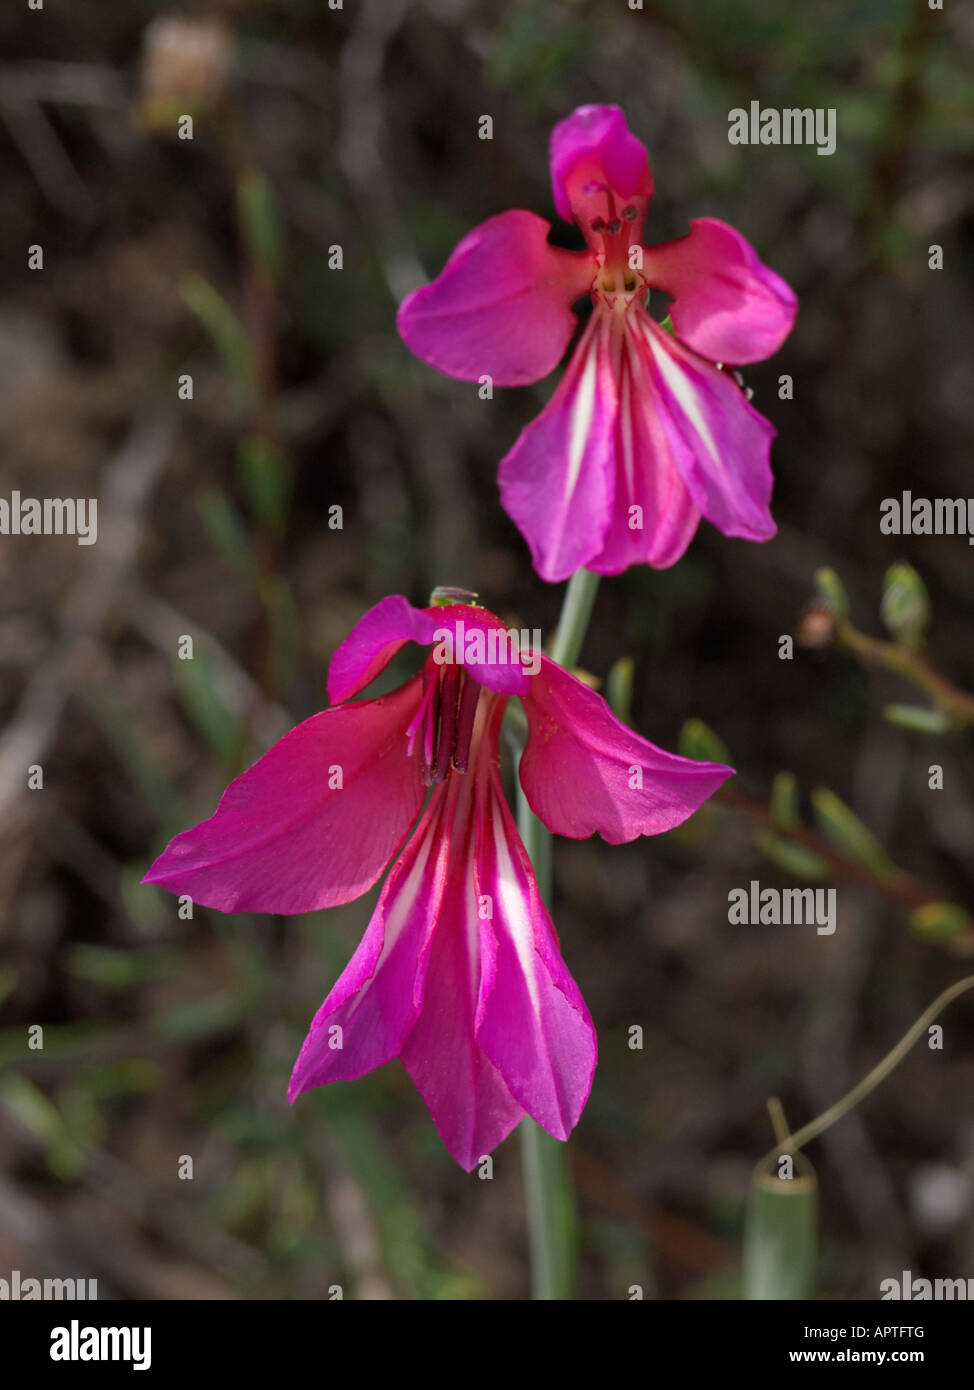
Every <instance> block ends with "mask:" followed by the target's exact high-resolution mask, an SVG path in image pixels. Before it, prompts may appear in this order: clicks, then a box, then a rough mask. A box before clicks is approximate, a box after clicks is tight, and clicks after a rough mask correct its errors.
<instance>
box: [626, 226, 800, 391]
mask: <svg viewBox="0 0 974 1390" xmlns="http://www.w3.org/2000/svg"><path fill="white" fill-rule="evenodd" d="M690 227H691V231H690V232H689V233H688V235H687V236H684V237H679V238H678V239H677V240H676V241H668V242H664V243H663V244H662V245H660V246H647V247H645V248H644V251H643V255H644V261H643V271H644V274H645V275H646V278H647V279H648V280H649V283H650V284H651V285H655V286H658V287H659V288H660V289H662V290H665V291H666V293H667V294H669V295H672V296H673V305H672V307H671V309H670V317H671V318H672V320H673V327H674V329H675V330H676V334H677V337H679V338H681V339H682V340H683V342H685V343H686V344H687V345H688V346H689V347H691V348H693V350H694V352H699V353H700V354H701V355H702V356H703V357H709V358H710V359H711V360H712V361H714V362H732V363H734V364H735V365H739V364H741V363H745V362H760V361H761V359H762V358H764V357H770V356H771V354H772V353H773V352H777V350H778V348H780V347H781V344H782V343H783V342H784V340H785V339H786V338H787V336H788V334H789V333H790V332H791V328H792V325H793V324H794V322H795V315H796V314H797V312H798V300H797V298H796V296H795V293H794V291H793V290H792V289H791V287H790V286H789V285H787V284H785V282H784V280H782V278H781V276H780V275H776V274H775V272H774V271H773V270H770V269H769V268H768V267H767V266H766V265H765V264H764V262H763V261H762V260H761V259H760V258H759V256H758V254H757V252H756V251H755V250H754V247H753V246H752V245H751V244H750V242H749V241H747V239H746V238H745V237H742V236H741V234H740V232H736V231H735V230H734V228H733V227H729V226H728V225H727V223H726V222H721V221H719V220H718V219H717V218H716V217H698V218H691V221H690Z"/></svg>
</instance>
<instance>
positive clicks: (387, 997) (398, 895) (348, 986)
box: [288, 784, 448, 1101]
mask: <svg viewBox="0 0 974 1390" xmlns="http://www.w3.org/2000/svg"><path fill="white" fill-rule="evenodd" d="M445 801H446V787H445V786H444V785H442V784H441V786H440V787H438V788H437V790H436V792H435V793H434V795H433V797H432V799H431V801H430V804H429V806H428V807H427V809H426V812H425V814H424V815H423V819H422V820H421V822H420V824H419V825H418V826H417V828H416V831H415V834H414V835H413V836H412V838H411V839H410V841H409V843H408V845H407V846H406V848H405V849H404V850H403V852H402V854H401V855H400V856H399V858H398V859H397V860H396V863H395V864H394V865H393V867H392V869H391V870H390V873H389V877H388V878H387V879H386V882H385V884H384V885H383V888H382V892H381V894H380V895H379V901H378V903H377V905H376V909H375V912H374V913H373V914H372V920H371V921H370V922H369V925H368V928H367V930H366V932H365V935H364V936H363V938H362V940H361V942H360V943H359V946H358V948H357V950H356V951H355V954H354V955H353V956H352V959H351V960H350V961H349V963H348V965H347V966H346V967H345V969H344V970H343V971H342V974H341V975H340V977H339V979H338V981H337V982H336V984H335V987H334V989H332V991H331V993H330V994H329V995H328V998H327V999H326V1000H325V1002H324V1003H323V1004H322V1006H321V1008H320V1009H319V1010H318V1012H317V1013H316V1014H315V1017H314V1021H313V1022H312V1024H311V1028H310V1030H309V1032H308V1036H307V1037H306V1038H305V1040H304V1044H303V1045H302V1048H301V1052H300V1054H299V1056H298V1059H297V1061H296V1062H295V1064H294V1071H293V1072H292V1074H291V1083H290V1086H289V1087H288V1099H289V1100H291V1101H293V1100H295V1099H296V1097H297V1096H299V1095H300V1094H301V1093H302V1092H303V1091H309V1090H311V1088H312V1087H314V1086H322V1085H324V1084H325V1083H326V1082H329V1081H353V1080H354V1079H355V1078H356V1077H359V1076H364V1075H365V1074H366V1073H367V1072H370V1071H373V1070H374V1069H375V1068H376V1067H380V1066H383V1065H384V1064H385V1063H386V1062H389V1061H391V1060H392V1058H393V1057H397V1056H398V1055H399V1052H400V1050H401V1049H402V1045H403V1043H404V1041H405V1039H406V1037H407V1035H408V1033H409V1031H410V1029H411V1028H412V1027H413V1024H414V1023H415V1022H416V1019H417V1018H418V1016H419V1011H420V1008H421V1007H422V1003H423V991H424V988H425V974H426V962H427V955H428V952H429V944H430V940H431V938H432V935H433V931H434V929H435V926H436V921H437V917H438V914H439V911H440V904H441V901H442V898H443V891H444V885H445V876H444V875H445V862H444V861H445V858H446V853H447V850H448V841H447V840H446V839H444V838H442V836H441V830H442V826H443V808H444V803H445ZM336 1030H338V1031H336Z"/></svg>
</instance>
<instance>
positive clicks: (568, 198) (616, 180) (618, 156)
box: [551, 106, 653, 232]
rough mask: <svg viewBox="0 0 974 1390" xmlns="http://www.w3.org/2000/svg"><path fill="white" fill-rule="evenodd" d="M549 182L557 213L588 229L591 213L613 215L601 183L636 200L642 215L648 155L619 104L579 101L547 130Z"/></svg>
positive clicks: (648, 184) (648, 192)
mask: <svg viewBox="0 0 974 1390" xmlns="http://www.w3.org/2000/svg"><path fill="white" fill-rule="evenodd" d="M551 187H552V191H553V193H554V198H555V207H556V208H557V209H558V213H559V215H560V216H561V217H563V218H564V219H565V221H566V222H571V221H572V220H573V219H574V220H575V221H576V222H578V224H579V226H580V227H582V229H583V231H586V232H587V228H588V225H589V223H590V222H591V220H592V217H593V215H598V216H602V217H606V216H615V215H616V214H615V212H613V211H612V210H611V209H609V208H608V207H607V204H606V199H605V195H604V190H605V189H608V190H609V191H610V192H611V193H613V194H615V195H617V196H618V197H619V198H621V199H623V200H624V201H627V202H630V201H635V202H636V203H637V205H638V206H639V207H640V211H641V212H642V213H643V214H644V215H645V211H646V204H647V203H648V201H649V199H650V198H651V197H652V196H653V177H652V174H651V173H650V172H649V159H648V157H647V154H646V147H645V146H644V145H643V144H642V142H641V141H639V140H637V139H636V137H635V135H633V133H632V131H631V130H630V129H629V127H628V126H627V124H626V117H625V114H624V113H623V111H622V109H621V108H620V107H618V106H579V107H577V108H576V110H574V111H573V112H572V114H571V115H570V116H567V117H566V118H565V120H563V121H559V122H558V124H557V125H556V126H555V128H554V130H553V131H552V132H551ZM600 190H602V191H600ZM617 211H618V212H621V211H622V209H621V208H619V209H617Z"/></svg>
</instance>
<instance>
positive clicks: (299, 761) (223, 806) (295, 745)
mask: <svg viewBox="0 0 974 1390" xmlns="http://www.w3.org/2000/svg"><path fill="white" fill-rule="evenodd" d="M419 699H420V680H419V678H418V677H415V678H414V679H413V680H411V681H409V682H408V683H407V684H406V685H403V686H401V687H400V688H399V689H398V690H395V691H393V692H392V693H391V694H390V695H383V696H382V697H381V698H380V699H377V700H363V701H360V702H358V703H356V704H351V705H342V706H338V707H335V708H333V709H328V710H324V711H323V712H322V713H321V714H316V715H313V716H312V717H311V718H310V719H306V720H305V721H304V723H303V724H299V725H298V726H297V728H295V729H292V730H291V732H290V733H289V734H286V735H285V736H284V738H282V739H281V740H280V741H279V742H278V743H275V744H274V746H273V748H271V749H270V750H269V752H267V753H265V754H264V756H263V757H262V758H260V759H259V760H258V761H257V762H256V763H254V765H253V767H251V768H249V769H248V770H247V771H246V772H243V773H241V775H240V776H239V777H237V778H236V779H235V780H234V781H233V782H231V783H230V785H229V787H228V788H227V790H226V791H225V792H224V794H223V798H222V800H221V801H220V804H219V806H218V807H217V809H216V811H215V813H214V814H213V815H212V816H211V817H210V818H209V820H205V821H202V822H201V823H200V824H199V825H197V826H194V828H193V829H192V830H185V831H183V833H182V834H181V835H177V836H176V837H175V839H173V840H171V841H170V843H169V845H168V846H167V848H166V849H165V850H164V851H163V853H162V854H161V855H160V856H159V858H158V859H157V860H156V861H155V863H154V864H153V865H152V867H151V869H150V870H149V872H148V873H147V874H146V876H145V878H144V880H143V882H145V883H158V884H161V885H162V887H164V888H168V889H170V891H172V892H174V893H187V894H189V895H190V897H192V898H193V900H194V901H195V902H198V903H201V904H202V905H203V906H204V907H213V908H218V909H219V910H220V911H221V912H279V913H287V912H310V911H313V910H314V909H316V908H321V907H333V906H335V904H337V903H345V902H350V901H351V900H352V899H353V898H357V897H358V896H359V895H360V894H361V893H364V892H365V890H366V889H367V888H370V887H371V886H372V884H373V883H375V881H376V880H377V879H378V878H379V876H380V875H381V873H382V871H383V870H384V869H385V867H386V865H387V864H388V863H389V860H390V859H391V858H392V856H393V855H394V854H395V852H396V850H397V848H398V847H399V845H400V844H401V843H402V840H403V838H404V837H405V835H406V833H407V831H408V830H409V828H410V826H411V825H412V824H413V823H414V821H415V820H416V817H417V816H418V814H419V810H420V807H421V806H422V804H423V798H424V796H425V788H424V786H423V781H422V777H421V774H420V769H419V764H418V760H417V759H416V758H410V757H407V754H406V732H405V731H406V727H407V726H408V724H409V721H410V720H411V718H412V716H413V714H414V713H415V711H416V708H417V707H418V704H419ZM364 825H367V826H368V834H367V835H365V834H363V833H362V826H364Z"/></svg>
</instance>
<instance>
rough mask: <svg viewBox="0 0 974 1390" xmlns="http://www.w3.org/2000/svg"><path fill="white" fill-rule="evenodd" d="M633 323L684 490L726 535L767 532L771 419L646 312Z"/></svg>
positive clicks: (766, 536) (755, 536)
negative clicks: (645, 346)
mask: <svg viewBox="0 0 974 1390" xmlns="http://www.w3.org/2000/svg"><path fill="white" fill-rule="evenodd" d="M640 323H641V325H642V331H643V332H644V334H645V335H646V342H647V343H648V345H649V348H650V353H649V356H648V357H647V361H648V363H649V369H650V373H651V375H652V378H653V388H654V396H655V398H656V402H657V409H658V412H659V418H660V421H661V423H662V427H663V430H664V432H665V434H666V439H667V442H668V445H669V447H670V450H671V451H672V456H673V460H674V462H675V463H676V466H677V468H678V469H679V470H680V474H681V476H682V478H683V481H684V482H685V483H686V485H687V488H688V490H689V492H690V496H691V497H692V498H693V500H694V502H695V503H696V505H697V506H698V507H699V508H700V510H701V512H703V514H704V516H705V517H706V518H707V520H708V521H710V522H712V523H713V525H714V526H716V527H717V528H718V529H719V530H721V531H723V533H724V535H725V536H742V537H744V539H745V540H749V541H766V540H770V539H771V537H772V536H773V535H774V534H775V531H776V529H777V528H776V527H775V524H774V519H773V518H772V516H771V510H770V506H769V504H770V501H771V491H772V488H773V486H774V478H773V476H772V473H771V464H770V457H769V456H770V453H771V441H772V439H774V436H775V428H774V426H773V425H772V424H771V423H770V422H769V421H768V420H766V419H765V418H764V416H763V415H759V414H758V412H757V411H756V410H755V409H754V407H753V406H752V405H751V404H750V403H749V402H748V400H747V399H746V398H745V396H744V393H743V391H741V390H740V388H739V387H738V386H737V384H736V382H735V381H734V379H733V377H732V376H731V374H730V372H722V371H719V370H718V369H717V368H716V367H715V366H713V365H712V364H711V363H710V362H706V361H704V359H703V358H702V357H697V356H695V354H694V353H692V352H691V351H690V350H689V349H688V348H685V347H684V346H683V344H682V343H680V342H678V341H677V340H676V339H675V338H674V337H673V335H672V334H670V333H667V332H666V331H665V330H664V329H662V328H660V326H659V325H658V324H656V323H654V322H653V321H652V319H651V318H650V317H649V315H648V314H642V315H640Z"/></svg>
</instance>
